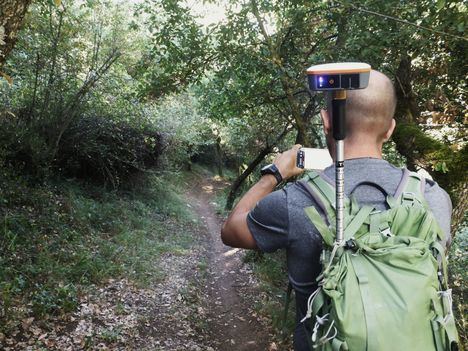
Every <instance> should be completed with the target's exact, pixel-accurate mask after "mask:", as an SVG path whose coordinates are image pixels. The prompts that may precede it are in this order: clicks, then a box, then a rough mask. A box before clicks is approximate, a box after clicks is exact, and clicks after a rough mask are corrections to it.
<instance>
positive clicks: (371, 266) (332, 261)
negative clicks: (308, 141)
mask: <svg viewBox="0 0 468 351" xmlns="http://www.w3.org/2000/svg"><path fill="white" fill-rule="evenodd" d="M301 182H302V183H303V185H304V186H305V188H306V189H308V191H309V193H310V194H311V196H312V197H313V198H314V199H315V201H316V202H317V204H318V205H319V206H320V207H322V210H323V212H324V213H326V216H325V218H323V217H322V216H321V215H320V214H319V213H318V211H317V210H316V208H315V207H313V206H311V207H308V208H306V209H305V212H306V214H307V216H308V218H309V219H310V220H311V221H312V223H313V224H314V226H315V228H317V230H318V232H319V233H320V234H321V236H322V238H323V246H324V248H323V254H322V258H321V260H322V266H323V268H322V272H321V274H320V276H319V277H318V278H317V282H318V286H319V288H318V289H317V290H316V291H315V292H314V293H313V294H312V295H311V296H310V298H309V300H308V311H307V315H306V317H305V318H304V319H303V321H302V322H303V323H307V322H310V326H311V331H312V335H311V336H310V335H309V337H308V342H309V346H310V348H311V349H314V350H333V351H337V350H351V351H355V350H369V351H377V350H378V351H383V350H391V351H394V350H398V351H400V350H402V351H406V350H415V351H419V350H421V351H431V350H436V351H441V350H456V349H458V335H457V330H456V327H455V321H454V316H453V313H452V294H451V289H449V288H448V286H447V264H446V257H445V249H444V247H443V246H442V245H441V244H440V243H439V242H440V241H441V240H443V239H444V233H443V232H442V230H441V229H440V227H439V225H438V224H437V223H436V220H435V219H434V217H433V215H432V213H431V211H430V210H429V208H428V205H427V203H426V201H425V200H424V181H422V180H421V179H420V177H419V176H418V175H417V174H416V173H411V172H409V171H408V170H405V171H404V174H403V178H402V180H401V183H400V186H399V187H398V190H397V191H396V193H395V195H394V196H389V195H388V196H387V198H386V201H387V203H388V206H389V209H388V210H386V211H377V210H375V209H374V208H373V207H370V206H359V205H358V203H357V201H356V200H355V199H354V198H353V197H352V196H351V199H348V198H347V199H345V225H344V228H345V230H344V240H343V244H342V245H336V244H335V231H336V230H335V189H334V186H333V185H331V184H330V183H328V182H327V181H326V180H324V179H323V178H321V176H320V175H319V174H318V173H316V172H310V173H308V174H307V175H306V177H305V179H303V180H302V181H301ZM373 185H374V184H373ZM381 190H382V191H383V189H381Z"/></svg>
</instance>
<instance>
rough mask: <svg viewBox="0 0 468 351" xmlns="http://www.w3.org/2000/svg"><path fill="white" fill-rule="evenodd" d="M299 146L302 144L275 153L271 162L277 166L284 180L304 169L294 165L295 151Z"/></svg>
mask: <svg viewBox="0 0 468 351" xmlns="http://www.w3.org/2000/svg"><path fill="white" fill-rule="evenodd" d="M301 147H302V145H299V144H296V145H294V146H293V147H292V148H291V149H289V150H288V151H285V152H283V153H281V154H278V155H276V157H275V160H274V161H273V163H274V164H275V165H276V167H278V170H279V172H280V173H281V176H282V177H283V179H284V180H286V179H289V178H291V177H294V176H296V175H298V174H301V173H302V172H304V169H302V168H298V167H297V166H296V158H297V152H298V151H299V149H300V148H301Z"/></svg>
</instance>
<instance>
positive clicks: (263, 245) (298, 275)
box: [247, 158, 452, 351]
mask: <svg viewBox="0 0 468 351" xmlns="http://www.w3.org/2000/svg"><path fill="white" fill-rule="evenodd" d="M323 174H324V176H325V177H327V178H328V179H330V180H334V179H335V168H334V166H330V167H328V168H326V169H325V170H324V171H323ZM402 174H403V170H402V169H401V168H397V167H395V166H393V165H391V164H390V163H388V162H387V161H384V160H382V159H376V158H356V159H350V160H346V161H345V193H346V195H347V196H349V195H350V192H353V194H354V196H355V197H356V199H357V200H358V202H359V204H360V205H371V206H374V207H376V208H377V209H380V210H383V209H385V208H386V203H385V195H384V194H383V193H382V191H381V190H378V189H377V187H374V186H371V185H360V186H359V187H357V188H356V189H355V187H356V185H357V184H358V183H360V182H363V181H366V182H371V183H376V184H378V185H379V186H380V187H382V188H383V189H384V190H385V191H386V193H387V194H391V195H393V194H394V193H395V191H396V189H397V187H398V185H399V183H400V181H401V178H402ZM332 182H333V181H332ZM424 196H425V199H426V201H427V202H428V204H429V207H430V208H431V210H432V212H433V214H434V217H435V218H436V220H437V222H438V224H439V225H440V227H441V228H442V230H443V231H444V232H445V234H446V237H447V239H446V240H447V241H448V243H449V242H450V217H451V213H452V203H451V201H450V198H449V196H448V195H447V193H446V192H445V191H444V190H443V189H442V188H440V187H439V186H438V184H437V183H436V182H434V181H431V180H428V179H426V184H425V194H424ZM308 206H315V207H316V208H317V210H318V211H319V212H321V209H320V207H319V206H317V204H316V203H315V201H314V200H313V198H312V197H311V195H310V194H309V193H308V192H307V190H306V189H305V188H304V187H303V185H302V184H301V183H300V182H296V183H292V184H290V185H288V186H286V187H285V188H283V189H281V190H277V191H274V192H272V193H271V194H269V195H267V196H266V197H264V198H263V199H262V200H261V201H259V202H258V204H257V205H256V206H255V208H254V209H253V210H252V211H250V213H249V215H248V217H247V224H248V227H249V229H250V231H251V233H252V235H253V237H254V239H255V241H256V242H257V246H258V248H259V249H260V250H261V251H263V252H274V251H276V250H278V249H286V253H287V265H288V275H289V280H290V282H291V283H292V285H293V288H294V290H295V292H296V310H297V320H298V321H299V320H301V319H302V318H303V316H304V315H305V313H306V301H307V298H308V296H309V295H310V294H311V293H312V292H313V291H314V290H315V289H316V288H317V286H316V283H315V279H316V278H317V276H318V274H319V273H320V269H321V266H320V253H321V250H322V239H321V236H320V234H319V233H318V231H317V230H316V229H315V227H314V225H313V224H312V223H311V222H310V220H309V219H308V218H307V217H306V214H305V212H304V208H306V207H308ZM304 340H305V339H304V331H303V329H302V328H296V332H295V335H294V343H295V346H294V347H295V350H301V351H302V350H308V347H307V344H306V343H305V341H304Z"/></svg>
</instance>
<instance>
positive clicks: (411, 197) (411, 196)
mask: <svg viewBox="0 0 468 351" xmlns="http://www.w3.org/2000/svg"><path fill="white" fill-rule="evenodd" d="M416 199H417V197H416V194H415V193H413V192H411V191H405V192H403V193H402V194H401V202H402V204H409V205H413V204H414V202H415V200H416Z"/></svg>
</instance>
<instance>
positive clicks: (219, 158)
mask: <svg viewBox="0 0 468 351" xmlns="http://www.w3.org/2000/svg"><path fill="white" fill-rule="evenodd" d="M216 166H217V168H218V175H219V176H220V177H223V152H222V150H221V137H220V136H218V137H217V138H216Z"/></svg>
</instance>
